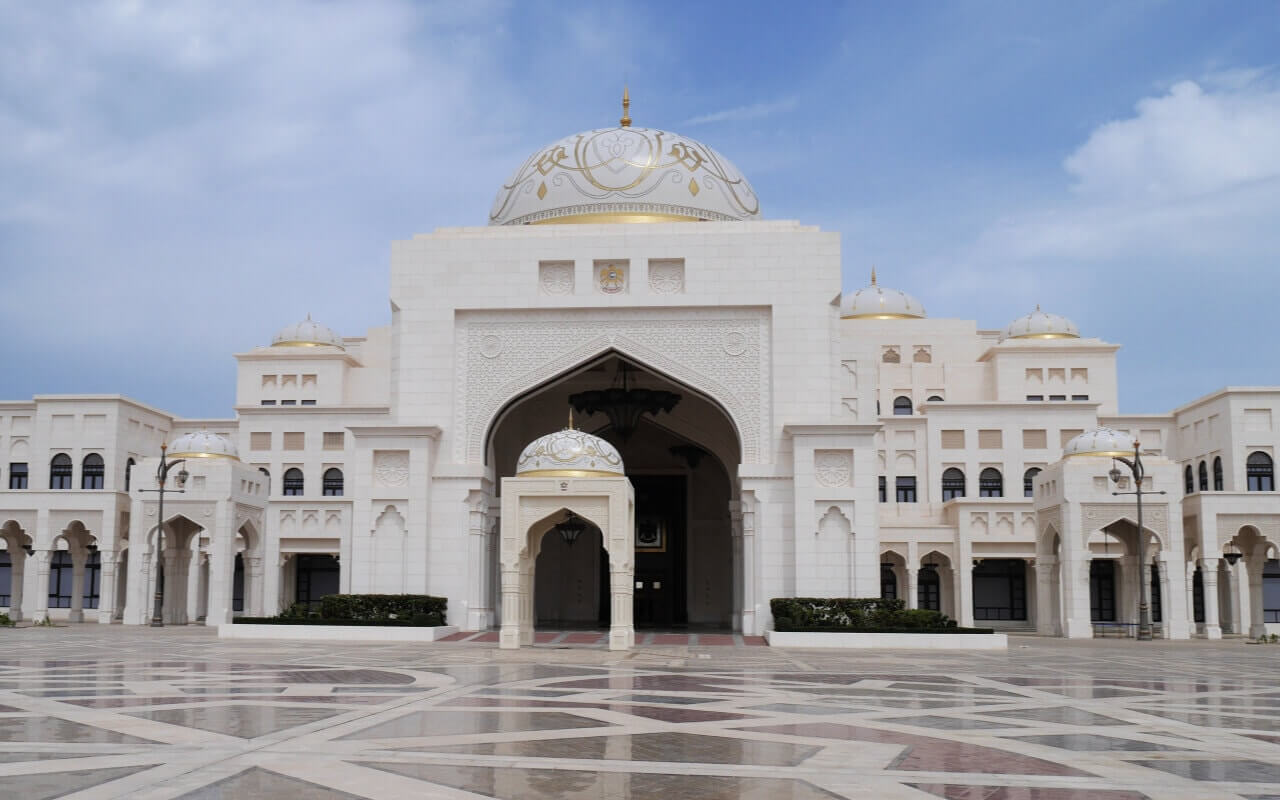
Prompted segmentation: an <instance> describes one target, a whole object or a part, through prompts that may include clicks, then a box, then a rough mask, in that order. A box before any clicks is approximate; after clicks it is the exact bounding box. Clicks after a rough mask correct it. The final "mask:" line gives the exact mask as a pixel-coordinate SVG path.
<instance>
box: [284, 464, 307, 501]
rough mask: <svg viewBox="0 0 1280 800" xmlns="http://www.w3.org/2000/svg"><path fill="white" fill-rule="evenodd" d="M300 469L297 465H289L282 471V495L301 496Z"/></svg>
mask: <svg viewBox="0 0 1280 800" xmlns="http://www.w3.org/2000/svg"><path fill="white" fill-rule="evenodd" d="M302 485H303V481H302V470H300V469H298V468H297V467H290V468H289V469H287V470H285V472H284V496H285V497H301V496H302Z"/></svg>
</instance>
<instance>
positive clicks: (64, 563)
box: [49, 550, 76, 608]
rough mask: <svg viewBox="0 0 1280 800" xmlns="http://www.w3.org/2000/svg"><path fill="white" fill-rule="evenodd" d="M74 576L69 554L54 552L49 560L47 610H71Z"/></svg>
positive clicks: (74, 586)
mask: <svg viewBox="0 0 1280 800" xmlns="http://www.w3.org/2000/svg"><path fill="white" fill-rule="evenodd" d="M75 574H76V573H75V565H73V564H72V563H71V554H70V553H68V552H67V551H66V550H58V551H56V552H55V553H54V554H53V558H51V559H50V560H49V608H71V593H72V592H74V591H75V588H76V582H75Z"/></svg>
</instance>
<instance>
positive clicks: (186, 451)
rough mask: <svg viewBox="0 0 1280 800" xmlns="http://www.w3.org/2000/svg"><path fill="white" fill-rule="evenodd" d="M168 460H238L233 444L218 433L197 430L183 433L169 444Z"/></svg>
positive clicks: (238, 455)
mask: <svg viewBox="0 0 1280 800" xmlns="http://www.w3.org/2000/svg"><path fill="white" fill-rule="evenodd" d="M168 456H169V458H234V459H235V460H236V461H239V460H240V452H239V451H238V450H236V446H235V444H234V443H233V442H232V441H231V440H230V439H228V438H227V437H225V436H223V435H222V434H220V433H214V432H212V431H207V430H198V431H196V432H195V433H184V434H183V435H181V436H179V437H178V438H177V439H174V440H173V441H172V442H170V443H169V450H168Z"/></svg>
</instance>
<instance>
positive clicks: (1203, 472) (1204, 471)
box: [1199, 461, 1209, 492]
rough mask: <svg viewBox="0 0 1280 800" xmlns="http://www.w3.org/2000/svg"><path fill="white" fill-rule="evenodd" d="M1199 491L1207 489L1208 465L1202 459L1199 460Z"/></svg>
mask: <svg viewBox="0 0 1280 800" xmlns="http://www.w3.org/2000/svg"><path fill="white" fill-rule="evenodd" d="M1199 474H1200V491H1202V492H1207V491H1209V467H1208V465H1207V464H1205V463H1204V462H1203V461H1201V462H1200V470H1199Z"/></svg>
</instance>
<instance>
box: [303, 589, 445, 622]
mask: <svg viewBox="0 0 1280 800" xmlns="http://www.w3.org/2000/svg"><path fill="white" fill-rule="evenodd" d="M448 605H449V601H448V599H447V598H444V597H432V596H431V595H426V594H331V595H329V596H328V597H325V598H324V599H322V600H321V601H320V617H321V618H322V619H326V620H358V621H362V622H372V621H380V622H390V623H393V624H400V625H404V624H415V623H416V624H419V625H421V626H422V627H427V626H435V625H443V624H444V620H445V612H446V610H447V609H448Z"/></svg>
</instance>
